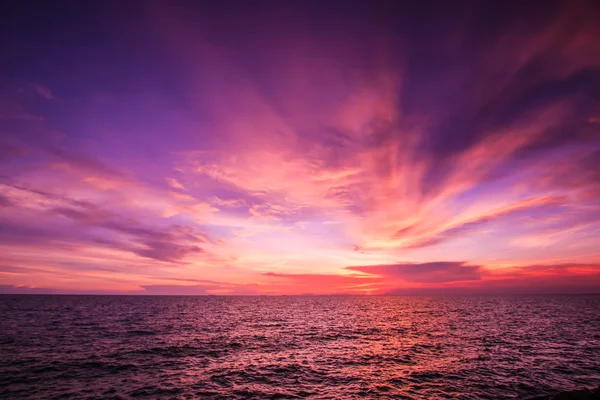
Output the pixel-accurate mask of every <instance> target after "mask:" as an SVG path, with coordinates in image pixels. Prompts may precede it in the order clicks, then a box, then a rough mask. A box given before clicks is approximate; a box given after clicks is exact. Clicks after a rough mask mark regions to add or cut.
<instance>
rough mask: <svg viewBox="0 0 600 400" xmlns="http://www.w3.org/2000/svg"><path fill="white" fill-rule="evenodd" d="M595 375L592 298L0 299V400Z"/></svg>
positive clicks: (385, 393) (553, 383)
mask: <svg viewBox="0 0 600 400" xmlns="http://www.w3.org/2000/svg"><path fill="white" fill-rule="evenodd" d="M598 384H600V296H515V297H352V296H348V297H336V296H331V297H321V296H317V297H134V296H131V297H127V296H0V398H2V399H5V398H40V399H46V398H53V397H62V398H138V397H147V398H203V399H204V398H206V399H211V398H261V399H270V398H304V397H310V398H320V399H339V398H411V399H412V398H414V399H436V398H439V399H446V398H461V399H502V398H524V399H526V398H530V397H534V396H539V395H543V394H548V393H554V392H556V391H560V390H572V389H580V388H582V387H594V386H597V385H598Z"/></svg>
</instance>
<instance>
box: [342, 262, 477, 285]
mask: <svg viewBox="0 0 600 400" xmlns="http://www.w3.org/2000/svg"><path fill="white" fill-rule="evenodd" d="M346 269H347V270H350V271H358V272H364V273H366V274H369V275H378V276H382V277H383V278H386V279H401V280H404V281H407V282H419V283H444V282H456V281H473V280H480V279H481V269H482V268H481V266H478V265H466V263H465V262H452V261H450V262H449V261H442V262H430V263H417V264H411V263H399V264H388V265H368V266H356V267H346Z"/></svg>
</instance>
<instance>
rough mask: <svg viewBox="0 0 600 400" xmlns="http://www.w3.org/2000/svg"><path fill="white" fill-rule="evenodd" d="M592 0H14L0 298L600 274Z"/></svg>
mask: <svg viewBox="0 0 600 400" xmlns="http://www.w3.org/2000/svg"><path fill="white" fill-rule="evenodd" d="M400 3H401V4H400ZM594 3H595V2H593V1H565V2H560V1H540V2H536V1H531V2H511V1H508V2H497V3H494V2H480V1H472V2H467V1H465V2H463V1H456V2H452V4H450V3H448V2H435V1H434V2H427V1H417V2H395V1H389V2H382V1H369V2H335V1H320V2H313V1H303V2H286V1H283V2H281V1H280V2H275V1H273V2H267V1H257V2H233V1H220V2H208V1H205V2H184V1H135V0H131V1H113V0H108V1H85V2H82V1H53V2H35V3H33V2H28V1H19V2H9V3H8V4H5V5H3V6H2V7H3V11H2V12H1V13H0V15H2V17H1V19H2V21H1V23H0V31H1V33H0V47H1V49H2V54H3V56H2V62H0V293H77V294H83V293H105V294H115V293H122V294H182V295H191V294H214V295H220V294H231V295H237V294H244V295H271V294H289V295H292V294H369V295H377V294H462V293H467V294H468V293H475V294H499V293H509V294H511V293H600V24H598V23H597V21H598V20H600V7H598V3H595V4H594Z"/></svg>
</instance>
